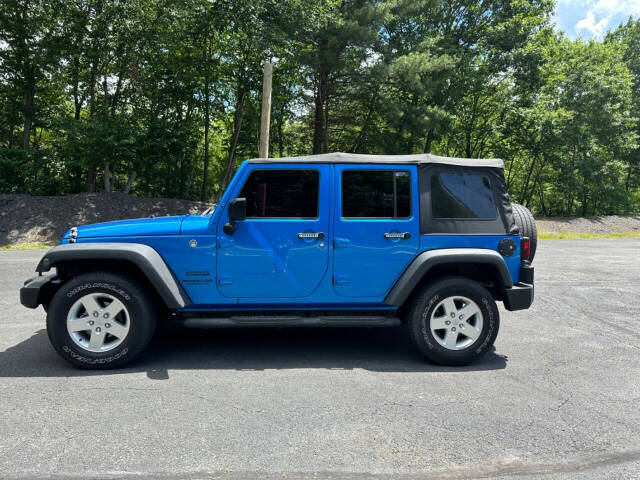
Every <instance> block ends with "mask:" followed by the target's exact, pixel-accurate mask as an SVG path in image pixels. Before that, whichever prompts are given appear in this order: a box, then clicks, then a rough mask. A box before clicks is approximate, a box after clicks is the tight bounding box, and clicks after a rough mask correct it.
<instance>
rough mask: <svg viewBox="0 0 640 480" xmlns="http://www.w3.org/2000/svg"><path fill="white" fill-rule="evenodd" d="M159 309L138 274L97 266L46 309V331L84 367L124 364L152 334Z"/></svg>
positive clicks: (69, 357)
mask: <svg viewBox="0 0 640 480" xmlns="http://www.w3.org/2000/svg"><path fill="white" fill-rule="evenodd" d="M155 324H156V313H155V310H154V308H153V303H152V301H151V299H150V298H149V295H148V294H147V292H146V291H145V290H144V289H143V288H142V287H140V285H138V284H137V282H135V281H134V280H132V279H130V278H128V277H126V276H124V275H119V274H115V273H110V272H93V273H86V274H83V275H80V276H78V277H77V278H74V279H72V280H70V281H69V282H67V283H65V284H64V285H63V286H62V287H61V288H60V289H59V290H58V291H57V292H56V294H55V296H54V297H53V299H52V301H51V304H50V305H49V309H48V312H47V332H48V333H49V339H50V340H51V343H52V345H53V347H54V348H55V349H56V351H57V352H58V353H59V354H60V355H61V356H62V357H63V358H64V359H65V360H67V361H69V362H71V363H73V364H74V365H76V366H78V367H81V368H94V369H107V368H116V367H121V366H122V365H124V364H126V363H128V362H130V361H131V360H133V359H134V358H135V357H136V356H137V355H138V354H139V353H140V352H141V351H142V350H143V349H144V347H146V346H147V344H148V343H149V341H150V340H151V336H152V335H153V332H154V330H155Z"/></svg>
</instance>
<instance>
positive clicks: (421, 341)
mask: <svg viewBox="0 0 640 480" xmlns="http://www.w3.org/2000/svg"><path fill="white" fill-rule="evenodd" d="M452 296H463V297H466V298H468V299H470V300H473V302H475V303H476V305H477V306H478V307H479V308H480V312H481V313H482V320H483V321H482V323H483V325H482V329H481V331H480V334H479V336H478V338H477V339H476V340H475V341H474V342H473V343H472V344H470V345H469V346H466V347H465V348H461V349H460V350H451V349H448V348H446V347H444V346H442V345H441V344H440V343H439V341H437V340H436V338H435V337H434V335H433V332H432V331H431V328H430V320H431V317H432V313H433V312H434V310H435V309H436V308H438V306H439V304H440V302H441V301H443V300H444V299H446V298H449V297H452ZM436 313H437V312H436ZM476 318H477V317H476ZM476 321H477V320H476ZM456 323H457V321H456ZM405 324H406V326H407V327H408V329H409V332H410V335H411V339H412V340H413V342H414V343H415V345H416V346H417V347H418V349H419V350H420V352H422V354H423V355H424V356H425V357H427V359H429V360H431V361H432V362H434V363H438V364H441V365H451V366H461V365H468V364H470V363H472V362H474V361H476V360H477V359H479V358H480V357H482V356H483V355H484V354H485V353H487V351H489V349H490V348H491V347H492V346H493V343H494V342H495V340H496V337H497V336H498V329H499V328H500V314H499V313H498V307H497V306H496V302H495V300H494V299H493V297H492V296H491V294H490V293H489V291H488V290H487V289H486V288H484V287H483V286H482V285H480V284H479V283H477V282H475V281H473V280H470V279H468V278H464V277H447V278H443V279H440V280H436V281H434V282H432V283H430V284H427V285H426V286H424V287H423V288H422V290H421V291H419V292H418V293H417V294H416V295H415V296H414V297H413V299H412V300H411V302H410V304H409V308H408V309H407V311H406V315H405ZM476 325H477V324H476ZM447 328H449V327H447ZM478 328H479V326H478ZM445 333H446V332H445ZM458 338H460V337H458ZM465 339H466V337H465V336H464V335H462V342H461V343H463V342H464V341H470V339H468V340H465Z"/></svg>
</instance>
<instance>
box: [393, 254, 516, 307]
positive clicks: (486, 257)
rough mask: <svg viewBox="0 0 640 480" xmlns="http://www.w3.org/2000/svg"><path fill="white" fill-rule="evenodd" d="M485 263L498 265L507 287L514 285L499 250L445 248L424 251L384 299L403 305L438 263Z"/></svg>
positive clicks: (503, 282)
mask: <svg viewBox="0 0 640 480" xmlns="http://www.w3.org/2000/svg"><path fill="white" fill-rule="evenodd" d="M447 263H449V264H461V263H462V264H464V263H475V264H478V263H484V264H488V265H493V266H495V267H496V269H497V271H498V274H499V275H500V280H501V282H502V284H503V285H504V287H505V288H510V287H511V286H513V280H512V279H511V274H510V273H509V268H508V267H507V263H506V262H505V261H504V258H502V255H500V254H499V253H498V252H496V251H494V250H489V249H484V248H443V249H439V250H429V251H427V252H422V253H421V254H420V255H418V256H417V257H416V258H414V259H413V261H412V262H411V263H410V264H409V266H408V267H407V268H406V269H405V271H404V273H403V274H402V275H401V276H400V278H399V279H398V280H397V281H396V283H395V284H394V285H393V287H392V288H391V290H390V291H389V293H388V294H387V296H386V297H385V299H384V303H386V304H387V305H398V306H399V305H402V304H403V303H404V302H405V300H406V299H407V298H409V295H411V292H413V290H414V288H415V287H416V285H418V283H420V281H421V280H422V279H423V278H424V276H425V275H426V274H427V272H429V270H431V269H432V268H433V267H435V266H436V265H442V264H447Z"/></svg>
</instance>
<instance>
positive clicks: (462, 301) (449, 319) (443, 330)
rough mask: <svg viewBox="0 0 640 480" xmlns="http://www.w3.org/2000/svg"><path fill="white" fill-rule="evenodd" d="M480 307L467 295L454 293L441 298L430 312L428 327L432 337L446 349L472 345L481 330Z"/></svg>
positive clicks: (458, 348)
mask: <svg viewBox="0 0 640 480" xmlns="http://www.w3.org/2000/svg"><path fill="white" fill-rule="evenodd" d="M482 326H483V318H482V311H481V310H480V307H478V305H477V304H476V302H474V301H473V300H471V299H470V298H467V297H462V296H460V295H454V296H452V297H447V298H445V299H444V300H442V301H441V302H440V303H438V305H436V308H435V309H434V310H433V312H432V313H431V318H430V319H429V327H430V328H431V333H432V335H433V338H435V339H436V342H438V343H439V344H440V345H442V346H443V347H444V348H446V349H448V350H462V349H463V348H467V347H469V346H470V345H472V344H473V343H474V342H475V341H476V340H477V339H478V337H480V333H481V332H482Z"/></svg>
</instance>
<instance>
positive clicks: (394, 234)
mask: <svg viewBox="0 0 640 480" xmlns="http://www.w3.org/2000/svg"><path fill="white" fill-rule="evenodd" d="M383 237H384V238H400V239H402V240H407V239H409V238H411V234H410V233H409V232H387V233H385V234H384V235H383Z"/></svg>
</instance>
